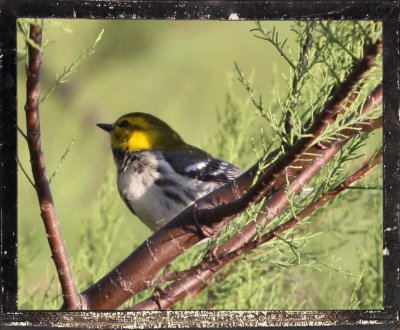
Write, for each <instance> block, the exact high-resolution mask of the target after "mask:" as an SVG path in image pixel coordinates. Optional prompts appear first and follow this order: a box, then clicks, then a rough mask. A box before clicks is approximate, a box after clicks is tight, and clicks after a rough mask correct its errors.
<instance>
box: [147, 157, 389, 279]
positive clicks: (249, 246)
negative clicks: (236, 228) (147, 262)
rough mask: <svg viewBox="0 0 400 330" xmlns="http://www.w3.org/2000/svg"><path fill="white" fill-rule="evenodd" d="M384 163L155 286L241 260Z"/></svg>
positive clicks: (376, 160)
mask: <svg viewBox="0 0 400 330" xmlns="http://www.w3.org/2000/svg"><path fill="white" fill-rule="evenodd" d="M382 161H383V155H382V153H379V154H378V155H376V156H375V157H374V158H373V159H372V160H370V161H369V162H368V163H367V164H366V165H364V166H363V167H362V168H360V169H359V170H358V171H356V172H355V173H354V174H352V175H350V176H349V177H348V178H346V179H345V180H343V181H342V182H341V183H340V184H338V185H337V186H336V187H334V188H332V189H331V190H330V191H329V192H328V193H327V194H325V195H323V196H321V197H320V198H319V199H318V200H317V201H315V202H314V203H312V204H310V205H309V206H307V207H306V208H305V209H304V210H303V211H301V212H300V213H299V214H297V215H296V216H295V217H293V218H292V219H290V220H288V221H286V222H285V223H283V224H281V225H279V226H277V227H275V228H274V229H273V230H271V231H270V232H268V233H266V234H264V235H262V236H261V237H259V238H257V239H256V240H254V241H250V242H247V243H246V244H245V245H243V246H242V247H240V248H238V249H236V250H233V251H231V252H227V253H224V254H222V255H220V256H217V257H215V258H214V259H211V260H206V261H203V262H202V263H200V264H198V265H195V266H193V267H191V268H189V269H187V270H183V271H179V272H174V273H164V274H161V275H160V276H159V277H158V278H157V279H155V280H154V281H153V282H154V285H159V284H161V283H162V282H164V281H176V280H181V279H184V278H187V277H189V276H194V275H199V274H200V273H201V272H203V271H206V270H213V268H215V267H218V266H223V265H225V264H227V263H228V262H230V261H233V260H235V259H237V258H239V257H240V256H242V255H243V254H244V253H247V252H249V251H251V250H254V249H255V248H257V247H259V246H261V245H262V244H264V243H266V242H268V241H270V240H271V239H273V238H274V237H277V236H279V235H280V234H282V233H283V232H285V231H286V230H288V229H290V228H293V227H294V226H295V225H297V224H298V223H299V222H300V221H302V220H304V219H305V218H307V217H309V216H310V215H311V214H313V213H314V212H315V211H317V210H318V209H320V208H321V207H322V205H324V204H326V203H327V202H329V201H330V200H332V199H333V198H335V197H336V196H337V195H338V194H339V193H341V192H342V191H343V190H345V189H346V188H348V187H349V186H350V185H352V184H353V183H354V182H356V181H358V180H360V179H362V178H364V177H365V175H366V174H367V173H368V172H369V171H370V170H371V169H373V168H374V167H375V166H376V165H378V164H380V163H382ZM214 271H215V270H214Z"/></svg>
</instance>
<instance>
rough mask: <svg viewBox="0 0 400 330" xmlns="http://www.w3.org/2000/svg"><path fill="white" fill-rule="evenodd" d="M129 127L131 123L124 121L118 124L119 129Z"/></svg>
mask: <svg viewBox="0 0 400 330" xmlns="http://www.w3.org/2000/svg"><path fill="white" fill-rule="evenodd" d="M128 125H129V122H128V121H127V120H123V121H121V122H120V123H119V124H118V127H121V128H122V127H127V126H128Z"/></svg>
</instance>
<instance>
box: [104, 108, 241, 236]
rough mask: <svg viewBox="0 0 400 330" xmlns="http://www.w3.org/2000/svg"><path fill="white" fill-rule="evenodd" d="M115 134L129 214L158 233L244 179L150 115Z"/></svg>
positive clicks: (125, 123) (120, 124)
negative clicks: (194, 206)
mask: <svg viewBox="0 0 400 330" xmlns="http://www.w3.org/2000/svg"><path fill="white" fill-rule="evenodd" d="M97 126H99V127H100V128H102V129H104V130H105V131H107V132H108V133H110V137H111V149H112V152H113V155H114V160H115V163H116V165H117V171H118V177H117V185H118V190H119V193H120V195H121V197H122V199H123V200H124V202H125V203H126V205H127V206H128V208H129V209H130V210H131V211H132V212H133V213H134V214H135V215H137V216H138V217H139V219H140V220H142V221H143V222H144V223H145V224H146V225H147V226H148V227H149V228H150V229H152V230H154V231H155V230H157V229H159V228H160V227H162V226H163V225H164V224H165V223H167V222H168V221H169V220H171V219H172V218H174V217H175V216H176V215H177V214H179V213H180V212H181V211H182V210H183V209H185V208H186V207H187V206H189V205H191V204H193V203H194V202H195V201H196V200H198V199H199V198H201V197H203V196H204V195H206V194H208V193H209V192H211V191H213V190H215V189H216V188H218V187H220V186H221V185H223V184H225V183H226V182H228V181H230V180H232V179H233V178H235V177H237V176H238V175H240V174H241V173H242V170H241V169H239V168H237V167H236V166H234V165H232V164H230V163H228V162H226V161H223V160H219V159H216V158H214V157H212V156H211V155H209V154H208V153H206V152H205V151H203V150H201V149H199V148H196V147H194V146H191V145H190V144H187V143H186V142H185V141H183V139H182V138H181V137H180V136H179V135H178V133H177V132H175V131H174V130H173V129H172V128H171V127H170V126H169V125H168V124H166V123H165V122H164V121H162V120H161V119H159V118H157V117H154V116H152V115H150V114H146V113H141V112H134V113H129V114H126V115H124V116H122V117H120V118H119V119H117V121H116V122H115V123H114V124H97Z"/></svg>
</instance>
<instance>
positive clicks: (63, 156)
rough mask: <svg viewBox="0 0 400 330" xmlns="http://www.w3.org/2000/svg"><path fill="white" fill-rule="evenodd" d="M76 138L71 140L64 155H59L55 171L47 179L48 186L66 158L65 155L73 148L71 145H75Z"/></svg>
mask: <svg viewBox="0 0 400 330" xmlns="http://www.w3.org/2000/svg"><path fill="white" fill-rule="evenodd" d="M75 141H76V138H73V139H72V141H71V143H70V144H69V146H68V147H67V149H66V150H65V151H64V153H63V154H62V155H61V159H60V161H59V163H58V165H57V167H56V169H55V170H54V172H53V173H52V174H51V175H50V178H49V184H50V183H51V180H52V179H53V178H54V176H55V175H56V174H57V172H58V171H59V170H60V168H61V165H62V163H63V162H64V160H65V158H66V157H67V154H68V152H69V150H70V149H71V147H72V146H73V144H74V143H75Z"/></svg>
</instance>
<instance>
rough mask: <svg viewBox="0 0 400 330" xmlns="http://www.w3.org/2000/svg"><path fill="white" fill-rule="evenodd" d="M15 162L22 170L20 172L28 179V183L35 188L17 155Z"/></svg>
mask: <svg viewBox="0 0 400 330" xmlns="http://www.w3.org/2000/svg"><path fill="white" fill-rule="evenodd" d="M17 162H18V165H19V168H20V169H21V170H22V173H24V175H25V177H26V178H27V179H28V181H29V183H30V184H31V186H32V187H33V189H35V190H36V187H35V184H34V183H33V181H32V179H31V178H30V177H29V175H28V173H27V172H26V171H25V169H24V167H23V166H22V164H21V162H20V160H19V158H18V157H17Z"/></svg>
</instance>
